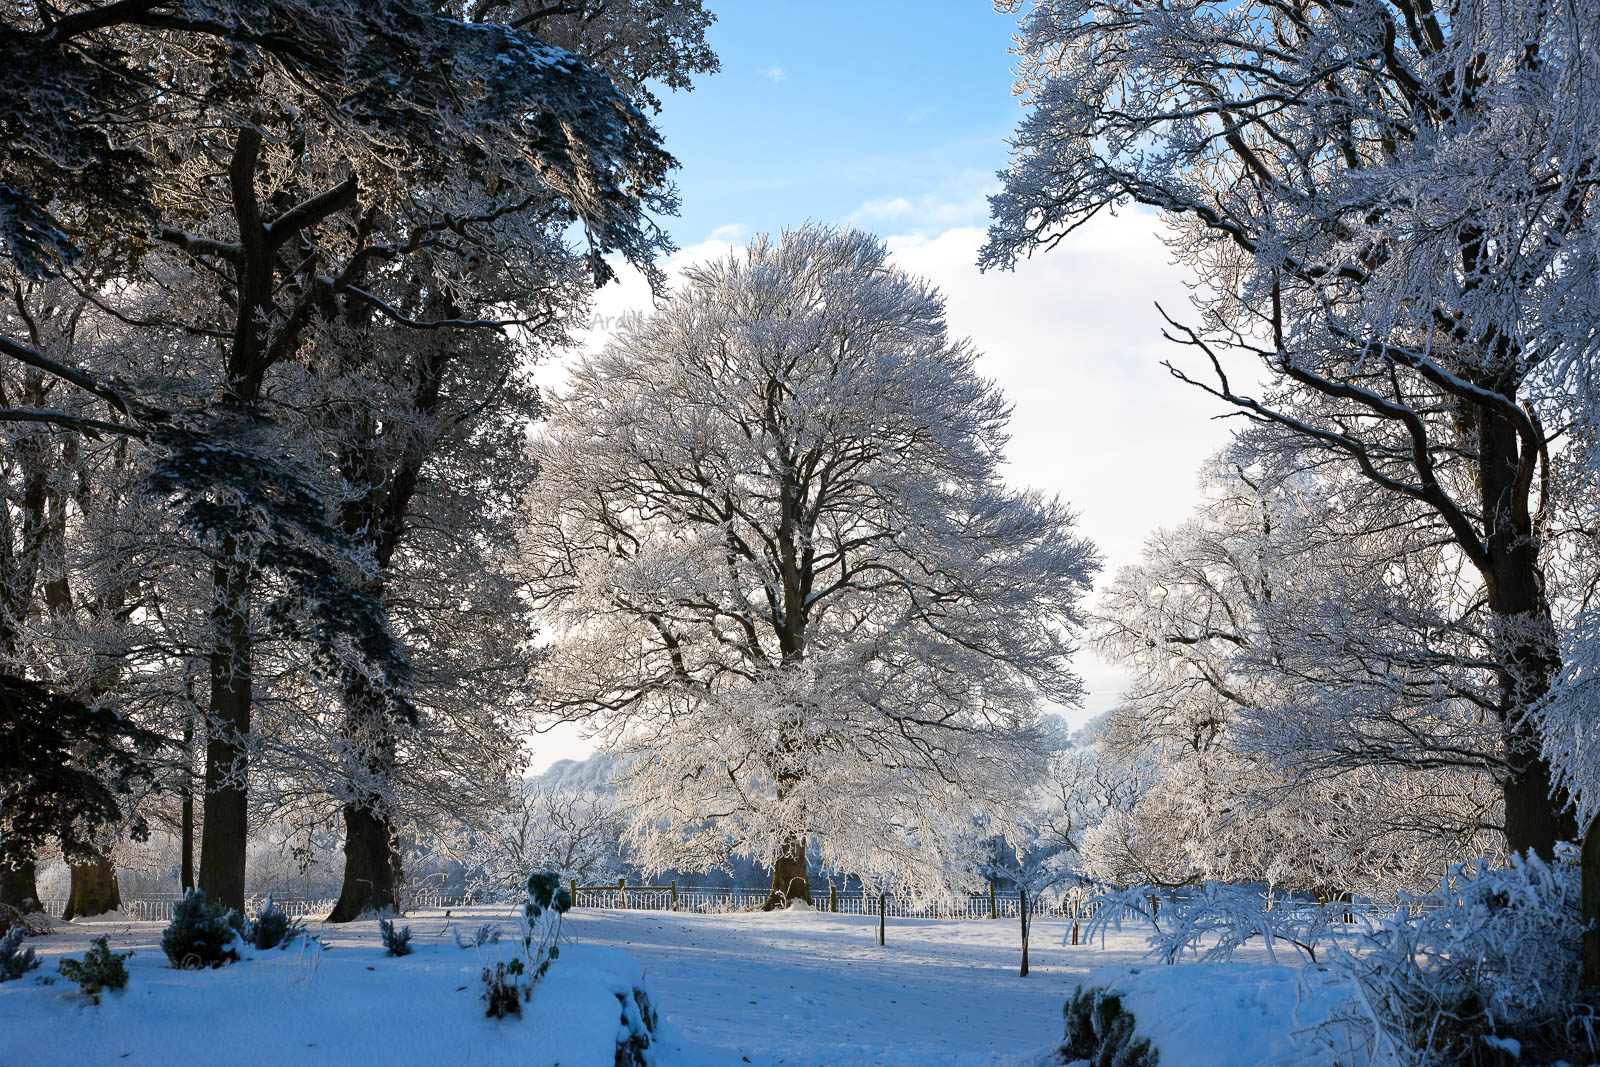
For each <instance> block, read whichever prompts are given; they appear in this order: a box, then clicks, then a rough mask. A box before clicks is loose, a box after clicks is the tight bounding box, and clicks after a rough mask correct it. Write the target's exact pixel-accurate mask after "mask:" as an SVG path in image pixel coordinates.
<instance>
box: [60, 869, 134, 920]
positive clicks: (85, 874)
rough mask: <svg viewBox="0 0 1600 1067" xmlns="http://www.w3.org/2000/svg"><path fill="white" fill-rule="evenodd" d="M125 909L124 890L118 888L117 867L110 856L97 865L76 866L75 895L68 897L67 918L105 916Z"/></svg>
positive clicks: (63, 915)
mask: <svg viewBox="0 0 1600 1067" xmlns="http://www.w3.org/2000/svg"><path fill="white" fill-rule="evenodd" d="M120 907H122V889H121V887H120V886H118V885H117V866H116V864H115V863H113V862H112V861H111V859H110V857H108V856H102V857H100V858H99V859H98V860H96V861H95V862H93V863H74V864H73V865H72V892H71V895H69V896H68V897H67V910H66V911H64V912H62V913H61V917H62V918H63V919H76V918H78V917H80V916H83V915H104V914H105V913H106V912H108V911H116V910H117V909H118V908H120Z"/></svg>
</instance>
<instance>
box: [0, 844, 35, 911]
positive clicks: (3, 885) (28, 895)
mask: <svg viewBox="0 0 1600 1067" xmlns="http://www.w3.org/2000/svg"><path fill="white" fill-rule="evenodd" d="M0 904H9V905H10V906H11V907H13V908H16V909H17V910H18V911H40V910H42V909H43V905H42V904H40V902H39V882H38V869H37V865H36V864H35V863H34V861H33V858H32V857H31V856H30V857H29V858H27V859H24V860H21V861H18V862H17V863H16V865H15V866H12V865H11V864H9V863H5V862H3V861H0Z"/></svg>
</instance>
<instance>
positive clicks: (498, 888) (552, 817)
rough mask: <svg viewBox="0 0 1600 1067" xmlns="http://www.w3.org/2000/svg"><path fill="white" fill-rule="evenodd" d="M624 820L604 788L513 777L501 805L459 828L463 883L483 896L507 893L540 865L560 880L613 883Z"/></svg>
mask: <svg viewBox="0 0 1600 1067" xmlns="http://www.w3.org/2000/svg"><path fill="white" fill-rule="evenodd" d="M625 824H626V819H625V817H624V815H623V809H622V805H621V802H620V801H619V800H618V798H617V797H616V795H615V794H614V793H613V792H611V791H602V790H600V789H596V788H593V787H590V788H568V787H564V786H560V785H555V784H552V783H550V782H547V781H544V780H532V781H526V782H521V783H518V785H517V786H515V787H513V789H512V790H511V792H510V795H509V796H508V798H507V803H506V805H505V807H503V808H502V809H500V810H499V811H496V812H494V813H493V814H492V815H491V816H490V817H489V818H488V819H487V820H486V821H485V822H484V823H483V824H481V825H473V826H468V827H467V828H465V830H464V831H463V835H464V837H465V841H464V845H463V847H462V848H460V849H459V853H460V857H461V862H462V864H463V865H464V866H465V867H466V868H467V874H466V878H467V887H468V889H469V891H470V892H472V893H474V894H477V895H480V896H483V897H485V898H487V899H500V898H509V897H510V896H512V895H514V894H516V893H520V892H523V891H525V888H526V886H525V883H526V882H527V877H528V874H527V872H529V871H541V870H547V871H554V872H556V873H557V874H559V875H560V876H561V877H562V879H564V880H567V881H571V880H577V881H579V882H584V883H593V882H603V881H613V880H615V879H616V877H617V875H618V874H621V873H622V871H623V863H622V854H621V844H622V835H623V830H624V826H625Z"/></svg>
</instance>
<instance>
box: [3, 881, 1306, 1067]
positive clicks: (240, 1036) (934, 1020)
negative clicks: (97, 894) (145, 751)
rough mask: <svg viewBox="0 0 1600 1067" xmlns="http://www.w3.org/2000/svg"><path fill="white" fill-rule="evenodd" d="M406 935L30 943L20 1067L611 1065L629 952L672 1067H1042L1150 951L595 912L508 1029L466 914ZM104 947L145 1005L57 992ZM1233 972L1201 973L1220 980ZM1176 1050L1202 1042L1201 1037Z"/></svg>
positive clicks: (1117, 942)
mask: <svg viewBox="0 0 1600 1067" xmlns="http://www.w3.org/2000/svg"><path fill="white" fill-rule="evenodd" d="M506 915H507V909H505V908H501V907H490V908H471V909H458V910H457V911H456V912H455V913H454V915H453V916H452V917H453V918H454V919H456V920H458V921H459V922H460V924H461V925H462V926H463V927H464V928H465V929H466V930H467V931H469V932H470V930H471V929H472V928H473V927H475V926H476V925H477V924H478V923H480V922H483V921H487V920H500V919H503V918H505V917H506ZM405 922H407V923H409V924H410V925H411V927H412V929H413V931H414V932H415V942H414V943H415V944H416V945H417V946H418V950H417V952H416V953H414V954H413V955H411V956H408V957H406V958H403V959H390V958H386V957H385V956H384V955H383V952H382V949H381V947H380V946H379V944H378V939H377V931H376V924H375V923H358V924H351V925H347V926H342V927H341V926H326V925H324V924H321V923H314V924H312V926H311V929H312V931H313V932H314V933H316V934H318V935H319V936H320V937H321V938H322V939H323V940H324V941H325V942H326V943H327V944H328V945H329V949H328V951H326V952H323V953H321V954H316V953H309V952H306V951H304V950H302V949H300V948H291V949H289V950H288V951H286V952H278V951H269V952H262V953H256V954H255V956H254V958H253V959H247V960H246V961H245V962H243V963H240V964H236V965H233V966H229V967H225V968H223V969H221V970H219V971H214V972H202V973H192V972H182V971H176V970H173V969H171V968H170V967H168V966H167V961H166V959H165V957H164V956H162V954H161V950H160V947H159V941H160V933H161V924H159V923H130V922H126V921H87V922H85V921H79V922H73V923H59V924H57V929H58V933H56V934H55V935H52V936H49V937H44V938H38V939H35V940H33V941H32V942H31V943H32V944H34V945H35V946H36V948H37V949H38V951H39V953H40V955H41V956H43V957H44V959H45V962H44V966H43V967H42V968H41V969H40V970H39V971H35V972H33V974H30V975H29V976H28V977H27V978H26V979H24V980H22V981H17V982H11V983H7V984H6V985H3V986H0V1065H3V1067H18V1065H22V1064H27V1065H29V1067H35V1065H37V1067H48V1065H53V1064H63V1065H65V1064H81V1063H92V1062H106V1063H114V1062H115V1063H128V1064H166V1063H178V1062H188V1063H196V1062H221V1061H220V1060H219V1059H218V1057H219V1056H224V1055H225V1057H226V1061H227V1062H229V1063H236V1064H260V1065H269V1064H271V1065H277V1064H341V1065H342V1064H362V1063H374V1064H376V1063H382V1064H384V1065H385V1067H405V1065H409V1064H419V1065H424V1064H426V1065H433V1064H451V1065H456V1064H460V1065H480V1064H481V1065H491V1064H501V1063H507V1064H509V1063H518V1064H531V1065H541V1067H555V1065H556V1064H560V1065H561V1067H590V1065H595V1067H610V1065H611V1057H612V1051H611V1050H612V1047H613V1035H614V1031H615V1025H616V1020H615V1019H612V1018H610V1017H609V1015H610V1012H611V1006H612V1005H614V1003H615V1001H614V1000H611V999H610V990H609V987H608V985H607V983H608V982H609V983H612V984H615V983H616V982H617V981H619V980H620V979H622V978H627V979H629V980H631V979H632V976H633V975H634V973H635V972H634V970H633V966H632V964H630V963H629V961H628V959H627V958H626V957H624V956H623V955H622V954H621V953H618V952H615V951H613V949H621V950H622V952H623V953H626V954H627V956H628V957H631V958H632V960H633V961H634V963H636V964H637V965H638V967H639V968H642V970H643V972H644V977H645V980H646V982H647V984H648V987H649V988H650V990H651V992H652V994H653V996H654V998H655V1003H656V1006H657V1007H658V1008H659V1010H660V1011H661V1013H662V1016H663V1025H662V1029H661V1033H660V1035H659V1037H660V1048H659V1053H660V1058H659V1062H660V1064H661V1067H724V1065H740V1064H744V1063H750V1064H756V1065H768V1067H772V1065H779V1064H782V1065H785V1067H823V1065H837V1067H847V1065H848V1067H869V1065H871V1067H942V1065H952V1067H955V1065H961V1067H1033V1065H1034V1064H1036V1063H1038V1060H1039V1056H1040V1054H1041V1052H1043V1051H1044V1050H1045V1049H1047V1048H1049V1047H1053V1046H1054V1045H1055V1044H1056V1043H1057V1042H1058V1041H1059V1039H1060V1036H1061V1009H1062V1005H1063V1004H1064V1003H1065V1001H1066V999H1067V997H1068V996H1069V995H1070V994H1071V992H1072V990H1073V988H1074V986H1076V985H1077V984H1078V983H1079V982H1081V981H1083V980H1084V979H1085V978H1086V977H1088V975H1089V973H1090V971H1091V969H1096V968H1112V969H1118V970H1120V969H1122V968H1126V967H1128V966H1131V965H1138V964H1139V963H1140V961H1141V957H1142V955H1143V951H1144V945H1143V935H1142V934H1141V933H1140V932H1138V931H1137V930H1134V929H1131V928H1130V929H1128V930H1125V931H1124V932H1122V933H1119V934H1113V935H1112V936H1111V937H1110V938H1108V940H1107V942H1106V944H1105V946H1104V947H1102V946H1101V945H1100V944H1099V943H1096V944H1095V945H1093V946H1088V945H1080V946H1069V945H1065V944H1063V941H1064V940H1065V936H1064V935H1065V934H1066V931H1067V927H1068V924H1067V923H1065V922H1064V921H1062V920H1054V919H1037V920H1035V923H1034V928H1033V929H1034V932H1033V939H1032V945H1031V953H1030V955H1031V960H1030V963H1031V971H1032V973H1031V974H1030V975H1029V976H1028V977H1027V978H1020V977H1018V975H1017V963H1018V952H1019V946H1018V930H1017V923H1016V922H1015V920H997V921H986V920H978V921H971V920H969V921H957V920H931V919H908V920H898V921H891V922H890V924H889V926H888V936H887V944H886V945H885V946H884V947H882V948H879V947H878V946H877V944H876V943H875V939H874V935H875V928H876V920H874V919H870V918H867V917H864V916H844V915H828V914H825V913H816V912H802V911H793V912H784V913H774V914H762V913H742V914H734V915H691V914H682V913H671V912H644V911H615V910H610V909H592V908H580V909H576V910H574V911H573V912H571V913H570V914H569V915H568V917H567V923H566V928H565V929H566V932H567V933H568V934H569V935H571V937H572V938H573V943H572V944H570V945H568V946H566V947H564V948H563V952H562V957H561V959H560V960H559V961H558V962H557V963H556V965H555V967H554V968H553V969H552V971H551V977H550V979H549V980H548V981H547V982H546V983H545V984H544V985H542V986H541V987H540V989H539V991H538V992H537V993H536V994H535V996H534V999H533V1002H532V1003H531V1004H530V1005H529V1006H528V1007H527V1009H526V1015H525V1017H524V1018H522V1019H521V1020H516V1019H512V1020H507V1021H505V1022H496V1021H493V1020H488V1019H484V1018H483V1017H482V1006H481V1004H480V1003H479V1001H478V999H477V998H478V991H479V983H478V972H479V970H480V968H481V964H480V962H479V959H478V955H477V953H476V952H475V951H470V950H469V951H462V950H461V949H458V948H457V947H456V946H455V945H454V943H453V942H452V940H451V938H450V935H449V934H448V932H447V930H446V924H447V922H449V919H447V918H446V914H445V913H444V912H442V911H438V910H426V911H420V912H418V913H416V914H413V915H411V916H409V917H408V918H407V919H406V920H405ZM511 928H512V927H511V924H510V923H509V922H507V923H506V929H507V930H508V931H509V930H510V929H511ZM102 933H105V934H108V935H110V939H111V945H112V948H113V949H115V950H119V951H125V950H127V949H129V948H132V949H134V950H135V951H136V955H135V956H134V958H133V959H132V960H131V961H129V969H130V972H131V974H132V978H131V981H130V983H129V986H128V989H127V990H126V991H124V992H123V993H121V994H108V995H106V996H105V997H104V1002H103V1003H102V1004H101V1005H100V1006H99V1007H95V1006H93V1005H91V1004H89V1003H88V1001H87V999H86V998H84V997H82V996H81V995H80V994H79V993H78V992H77V989H76V987H75V986H73V985H70V984H68V983H65V982H63V981H61V980H59V979H58V980H56V981H55V982H54V983H53V984H51V985H44V986H41V985H39V984H37V982H36V980H35V979H36V977H37V976H39V975H46V976H50V975H54V974H55V970H56V960H57V959H59V958H60V957H61V956H63V955H79V954H81V953H82V951H83V950H84V949H85V948H86V947H87V945H88V943H89V940H90V939H91V938H92V937H95V936H97V935H99V934H102ZM489 951H493V950H489ZM1241 958H1250V959H1257V958H1258V957H1256V956H1255V955H1254V954H1248V955H1246V954H1242V955H1241ZM1163 970H1164V969H1163ZM1214 970H1215V968H1214V967H1212V968H1197V969H1195V970H1194V971H1193V972H1192V973H1193V974H1195V975H1196V976H1199V975H1201V974H1202V973H1203V972H1204V973H1206V974H1207V975H1208V981H1211V982H1215V981H1216V978H1215V976H1214V975H1211V972H1212V971H1214ZM1242 970H1248V971H1251V972H1255V973H1256V974H1258V975H1259V976H1260V981H1259V982H1257V983H1256V984H1258V985H1261V987H1262V988H1266V987H1268V986H1278V987H1282V988H1287V986H1285V985H1284V983H1285V982H1286V981H1288V980H1289V978H1288V975H1289V968H1268V969H1265V970H1264V969H1262V968H1259V967H1255V966H1253V965H1252V966H1250V967H1248V968H1243V969H1242ZM1269 971H1270V972H1283V973H1281V974H1269V973H1268V972H1269ZM580 974H581V975H582V977H581V979H580V978H577V977H576V976H578V975H580ZM1239 977H1240V980H1241V981H1243V982H1244V983H1245V985H1251V984H1252V981H1254V979H1251V978H1250V976H1249V975H1246V974H1244V973H1241V974H1240V976H1239ZM1234 984H1235V985H1237V984H1238V983H1234ZM591 987H593V988H591ZM1240 988H1244V987H1243V986H1240ZM1252 988H1254V986H1252ZM1235 992H1237V990H1235ZM1208 999H1209V998H1208ZM1224 999H1226V1000H1227V1001H1228V1002H1229V1003H1230V1004H1231V1005H1232V1007H1231V1008H1227V1009H1225V1010H1232V1011H1235V1013H1239V1014H1242V1015H1243V1016H1249V1017H1254V1016H1261V1019H1260V1020H1259V1021H1260V1022H1261V1023H1266V1022H1267V1021H1268V1019H1267V1016H1268V1015H1270V1014H1271V1012H1272V1010H1274V1009H1273V1008H1272V1007H1271V1005H1268V1004H1267V1003H1266V1002H1265V1001H1262V1002H1261V1003H1256V1002H1254V1001H1252V1000H1251V999H1250V998H1248V997H1243V996H1242V995H1241V996H1233V995H1230V996H1229V997H1227V998H1224ZM1258 999H1259V998H1258ZM1290 1006H1292V1004H1289V1005H1280V1007H1290ZM1210 1021H1211V1023H1213V1024H1216V1023H1217V1022H1219V1021H1220V1020H1217V1019H1216V1018H1214V1017H1213V1018H1211V1020H1210ZM1150 1022H1151V1024H1152V1025H1153V1024H1155V1023H1156V1022H1157V1020H1153V1019H1152V1020H1150ZM1235 1025H1236V1026H1247V1025H1249V1022H1248V1019H1243V1020H1241V1021H1239V1022H1237V1023H1235ZM1144 1029H1145V1027H1144V1026H1143V1025H1141V1031H1142V1030H1144ZM1169 1029H1170V1028H1169ZM1175 1032H1177V1033H1180V1034H1181V1033H1187V1034H1188V1035H1189V1037H1191V1038H1192V1036H1193V1033H1192V1030H1190V1028H1188V1027H1186V1026H1179V1027H1178V1028H1177V1029H1176V1031H1175ZM1169 1058H1170V1057H1169ZM1163 1062H1166V1061H1165V1060H1164V1061H1163ZM1208 1062H1209V1061H1208ZM1235 1062H1242V1061H1235ZM1174 1067H1177V1065H1176V1063H1174Z"/></svg>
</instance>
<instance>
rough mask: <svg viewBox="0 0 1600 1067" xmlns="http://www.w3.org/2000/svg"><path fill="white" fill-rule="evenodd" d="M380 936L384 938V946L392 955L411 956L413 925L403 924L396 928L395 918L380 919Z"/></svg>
mask: <svg viewBox="0 0 1600 1067" xmlns="http://www.w3.org/2000/svg"><path fill="white" fill-rule="evenodd" d="M378 936H379V937H381V938H382V939H383V947H384V948H385V949H386V950H387V951H388V954H389V955H391V956H409V955H411V953H412V951H413V950H412V948H411V927H409V926H402V927H401V928H400V929H398V930H396V929H395V928H394V920H393V919H379V920H378Z"/></svg>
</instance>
